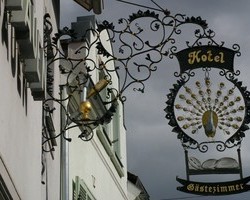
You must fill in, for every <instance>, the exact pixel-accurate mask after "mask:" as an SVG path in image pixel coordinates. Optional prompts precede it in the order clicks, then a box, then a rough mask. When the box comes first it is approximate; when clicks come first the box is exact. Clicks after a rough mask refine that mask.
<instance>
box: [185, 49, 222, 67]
mask: <svg viewBox="0 0 250 200" xmlns="http://www.w3.org/2000/svg"><path fill="white" fill-rule="evenodd" d="M200 54H201V50H199V51H192V52H190V53H189V54H188V63H189V64H190V65H192V64H194V63H200V62H217V63H218V62H219V63H224V62H225V60H224V53H223V52H219V53H218V54H217V55H213V53H212V51H211V50H209V51H207V52H206V53H204V54H202V55H200Z"/></svg>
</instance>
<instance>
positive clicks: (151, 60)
mask: <svg viewBox="0 0 250 200" xmlns="http://www.w3.org/2000/svg"><path fill="white" fill-rule="evenodd" d="M152 2H153V1H152ZM152 10H156V11H157V12H155V11H151V10H146V11H141V10H139V11H138V12H137V13H133V14H131V15H130V16H129V18H128V19H125V18H122V19H119V20H118V24H117V26H115V25H114V24H113V23H110V22H108V21H103V22H102V23H99V24H97V27H96V28H95V27H94V28H89V29H87V30H85V31H84V33H83V35H82V36H79V34H78V33H76V32H75V31H74V30H72V29H69V28H64V29H63V30H59V32H58V33H56V34H54V36H52V32H53V30H52V29H53V27H52V25H51V23H50V20H49V18H50V17H49V15H48V14H46V15H45V17H44V42H45V45H44V49H45V53H46V55H47V58H48V68H49V69H50V70H51V66H53V65H58V63H59V62H60V64H59V66H58V67H59V69H60V73H61V74H62V75H64V77H66V78H65V82H64V83H62V84H61V87H64V88H66V90H67V96H66V97H65V96H64V97H62V96H58V97H56V95H55V94H54V93H53V91H51V89H52V84H53V77H52V76H51V74H49V76H48V77H49V79H48V81H47V83H48V85H50V86H49V90H48V98H47V99H46V100H45V101H44V111H45V113H48V112H51V110H53V106H52V108H50V109H49V110H48V108H47V107H48V105H53V103H57V104H58V105H59V107H61V109H62V111H63V113H64V114H65V115H66V125H65V126H63V127H61V128H62V130H61V131H60V132H59V133H58V134H56V135H55V137H53V138H46V139H45V141H44V144H45V143H46V142H48V141H50V140H52V139H54V138H56V137H59V136H63V137H64V138H65V139H66V140H69V141H70V138H66V137H65V131H66V130H69V129H71V128H75V127H78V128H80V129H81V131H82V133H81V134H80V135H79V137H80V138H81V139H83V140H87V141H88V140H90V139H91V138H92V137H93V129H94V128H95V127H97V126H98V125H99V124H104V123H109V122H110V121H111V119H112V116H113V114H114V112H115V111H116V106H117V101H118V100H120V101H121V102H125V101H126V96H125V95H124V91H125V90H126V89H128V88H130V87H133V90H134V91H139V92H144V89H145V81H147V80H148V79H149V78H150V77H151V74H152V73H153V72H154V71H156V70H157V65H158V64H160V62H161V61H162V60H163V59H165V58H173V57H174V55H175V52H176V51H177V47H176V46H175V44H176V40H175V38H174V37H175V35H180V34H181V27H182V26H183V25H185V24H193V25H196V26H198V27H199V28H196V31H195V32H196V35H197V37H198V33H200V34H201V33H202V32H203V37H204V34H205V30H206V29H207V23H206V21H205V20H203V19H201V17H187V16H185V15H182V14H176V15H171V13H170V12H169V11H168V10H167V9H152ZM150 34H151V36H150ZM211 34H212V33H210V35H211ZM89 35H93V36H94V37H93V38H94V39H93V38H92V40H89ZM107 35H108V37H107ZM156 35H157V37H155V36H156ZM65 36H67V42H66V43H62V42H61V38H65ZM149 36H150V37H149ZM152 36H153V38H152ZM79 37H80V40H81V45H80V46H79V47H78V48H77V49H76V50H75V52H73V55H74V56H73V57H70V56H69V54H68V52H67V51H64V50H63V48H64V45H67V44H68V43H69V42H75V41H76V40H77V41H79ZM200 37H202V36H201V35H200V36H199V37H198V38H200ZM197 40H198V39H197ZM107 43H109V44H110V45H111V46H112V48H107V47H106V46H105V45H106V44H107ZM92 50H97V53H98V54H99V55H102V56H103V57H104V58H105V59H104V60H103V61H102V62H100V63H98V62H96V60H93V58H91V52H92ZM83 51H84V52H85V53H84V54H81V52H83ZM80 54H81V55H82V56H81V57H79V56H78V55H80ZM77 56H78V57H77ZM110 63H114V64H111V65H110ZM110 66H111V67H110ZM95 70H98V71H100V72H102V74H104V80H103V82H102V85H101V86H100V87H102V88H104V87H106V98H105V100H103V99H100V98H99V97H96V98H97V99H95V100H98V98H99V100H100V101H102V102H103V105H104V107H105V108H103V109H104V110H106V111H105V113H103V114H102V115H101V116H97V117H94V118H91V117H86V116H89V115H88V114H85V115H84V114H83V113H81V112H79V109H78V108H77V109H76V111H78V113H77V112H76V114H75V113H74V112H73V111H72V110H70V108H69V102H71V101H72V100H71V99H72V98H73V97H74V96H77V95H78V96H79V95H80V94H81V93H82V91H83V88H84V87H86V85H88V84H89V81H90V79H91V78H90V77H91V73H92V72H93V71H95ZM113 73H116V74H118V76H119V86H118V88H117V87H113V86H112V82H113V80H112V79H113ZM192 74H193V72H190V73H189V72H186V76H187V77H190V76H192ZM181 76H182V77H183V76H184V74H182V75H181ZM183 81H184V78H182V80H181V81H180V82H181V83H182V82H183ZM104 82H105V83H104ZM100 84H101V83H100ZM94 89H95V88H94ZM95 90H96V89H95ZM97 93H98V91H97ZM97 96H98V95H97ZM50 102H53V103H50ZM78 106H80V105H78ZM84 106H85V107H84V109H82V110H85V111H87V110H88V104H87V103H86V104H85V105H84ZM87 112H89V111H87ZM45 115H46V114H45ZM84 116H85V118H84ZM72 124H73V125H72ZM44 126H46V124H45V125H44Z"/></svg>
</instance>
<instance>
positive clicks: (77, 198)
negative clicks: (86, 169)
mask: <svg viewBox="0 0 250 200" xmlns="http://www.w3.org/2000/svg"><path fill="white" fill-rule="evenodd" d="M72 187H73V190H72V191H73V194H72V199H73V200H96V198H95V197H94V196H93V194H92V193H91V191H90V190H89V188H88V187H87V185H86V184H85V182H84V181H83V179H81V178H79V177H78V176H76V178H75V181H73V185H72Z"/></svg>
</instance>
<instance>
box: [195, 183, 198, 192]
mask: <svg viewBox="0 0 250 200" xmlns="http://www.w3.org/2000/svg"><path fill="white" fill-rule="evenodd" d="M194 190H195V192H199V184H196V185H195V189H194Z"/></svg>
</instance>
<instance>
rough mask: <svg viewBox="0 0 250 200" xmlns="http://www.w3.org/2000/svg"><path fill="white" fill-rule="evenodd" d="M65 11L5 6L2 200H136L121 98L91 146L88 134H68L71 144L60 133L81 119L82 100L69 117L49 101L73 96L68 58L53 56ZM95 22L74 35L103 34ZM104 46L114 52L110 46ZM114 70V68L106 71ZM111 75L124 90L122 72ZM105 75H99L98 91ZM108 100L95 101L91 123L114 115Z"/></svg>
mask: <svg viewBox="0 0 250 200" xmlns="http://www.w3.org/2000/svg"><path fill="white" fill-rule="evenodd" d="M86 2H88V1H86ZM90 2H92V1H90ZM96 2H97V1H96ZM98 2H99V3H98V5H95V6H94V5H92V7H91V8H92V9H94V8H95V12H97V13H99V12H101V10H100V5H99V4H100V3H101V2H102V1H98ZM93 6H94V8H93ZM59 8H60V0H5V1H4V0H0V9H1V10H0V26H1V30H0V38H1V44H0V56H1V60H0V63H1V68H2V69H1V73H0V91H1V93H2V96H1V102H0V111H1V112H0V126H1V130H0V138H1V139H0V199H1V200H5V199H8V200H9V199H14V200H34V199H36V200H40V199H41V200H81V199H84V200H85V199H87V200H132V199H134V198H131V197H130V196H129V195H128V180H127V178H128V177H127V153H126V130H125V127H124V116H123V115H124V114H123V103H122V102H121V101H120V100H119V99H118V100H117V101H116V103H115V107H116V109H115V112H113V114H112V115H113V116H112V119H111V120H108V122H105V123H100V124H99V125H98V126H97V127H95V128H94V129H93V133H94V135H93V138H92V139H91V140H90V141H82V140H81V139H79V137H78V136H79V134H81V132H82V127H80V128H79V127H76V128H74V129H69V130H67V131H66V133H65V134H66V136H69V137H70V138H72V141H71V142H68V141H66V140H65V139H64V138H63V136H62V135H61V134H60V131H62V127H63V126H64V125H65V116H66V115H72V112H73V111H77V112H79V107H80V104H81V100H80V96H81V95H76V96H75V100H74V101H69V102H67V103H69V107H68V106H66V107H67V109H68V108H69V110H67V112H69V113H63V112H60V111H61V110H62V109H61V104H60V103H58V102H53V101H49V99H51V97H54V96H57V98H62V97H60V95H65V96H67V95H69V93H67V91H68V90H67V89H68V88H66V90H65V91H66V93H63V91H62V90H60V89H62V88H63V87H62V83H63V82H64V81H65V75H63V73H62V71H60V67H59V66H60V65H62V66H63V64H62V63H60V62H61V61H60V59H59V60H57V58H59V57H60V56H61V55H59V54H55V52H54V50H53V48H51V49H50V45H52V43H53V36H54V35H55V34H56V33H57V32H58V30H59V14H60V13H59V11H60V9H59ZM95 23H96V22H95V17H94V16H89V17H85V18H84V17H79V18H78V19H77V22H75V23H72V28H73V29H75V30H76V31H79V30H80V29H81V28H82V27H84V29H85V30H86V29H88V28H95V26H96V25H95ZM79 34H82V33H81V31H80V33H79ZM102 37H104V40H103V41H108V38H109V35H108V34H107V33H103V34H102ZM94 38H95V35H94V34H93V35H91V34H90V35H89V38H88V39H89V41H90V42H91V41H93V40H94ZM81 43H82V41H81V40H77V39H75V40H72V41H68V43H67V47H66V48H67V50H66V51H67V54H70V52H71V51H73V52H74V48H76V47H77V46H78V45H79V44H80V45H84V44H81ZM104 45H105V48H106V49H107V50H108V51H109V52H112V47H111V45H110V43H109V42H106V43H105V44H104ZM58 47H59V48H60V49H63V48H64V50H65V47H61V46H60V45H59V46H58ZM82 53H83V54H84V53H86V52H84V51H82ZM73 56H78V57H79V56H81V55H79V54H78V55H73ZM83 57H84V55H83ZM88 58H91V60H93V61H94V62H95V63H97V65H102V64H103V63H105V62H106V59H107V58H105V57H102V56H100V55H98V54H97V50H96V49H95V48H94V49H93V50H91V53H90V55H89V57H88ZM87 62H88V61H87ZM84 65H85V64H84ZM79 66H80V65H79ZM114 66H115V64H114V63H112V62H109V63H108V66H105V67H108V68H109V69H114ZM82 70H83V71H85V70H86V68H84V67H83V69H82ZM110 74H111V76H112V83H110V84H109V86H110V87H113V88H116V89H118V88H119V78H118V76H117V74H116V72H111V73H110ZM105 76H106V74H105V73H103V72H102V70H101V71H99V70H94V71H92V72H91V84H92V86H93V85H95V84H96V83H98V82H99V81H100V80H102V79H103V78H104V77H105ZM66 79H67V78H66ZM72 82H74V80H72ZM89 87H90V86H89ZM88 89H90V88H88ZM65 96H64V97H65ZM106 98H107V88H104V89H103V90H102V91H101V92H99V93H98V94H97V97H91V98H90V102H91V104H92V106H93V110H92V111H91V113H90V115H91V117H98V116H101V115H102V114H105V112H107V111H108V110H109V109H110V105H105V104H104V103H103V102H105V101H109V99H106ZM54 110H55V111H54ZM57 111H59V112H57ZM63 115H65V116H63ZM63 121H64V122H63ZM66 123H68V122H66ZM66 125H69V124H66ZM65 130H66V129H65ZM63 131H64V130H63Z"/></svg>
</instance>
